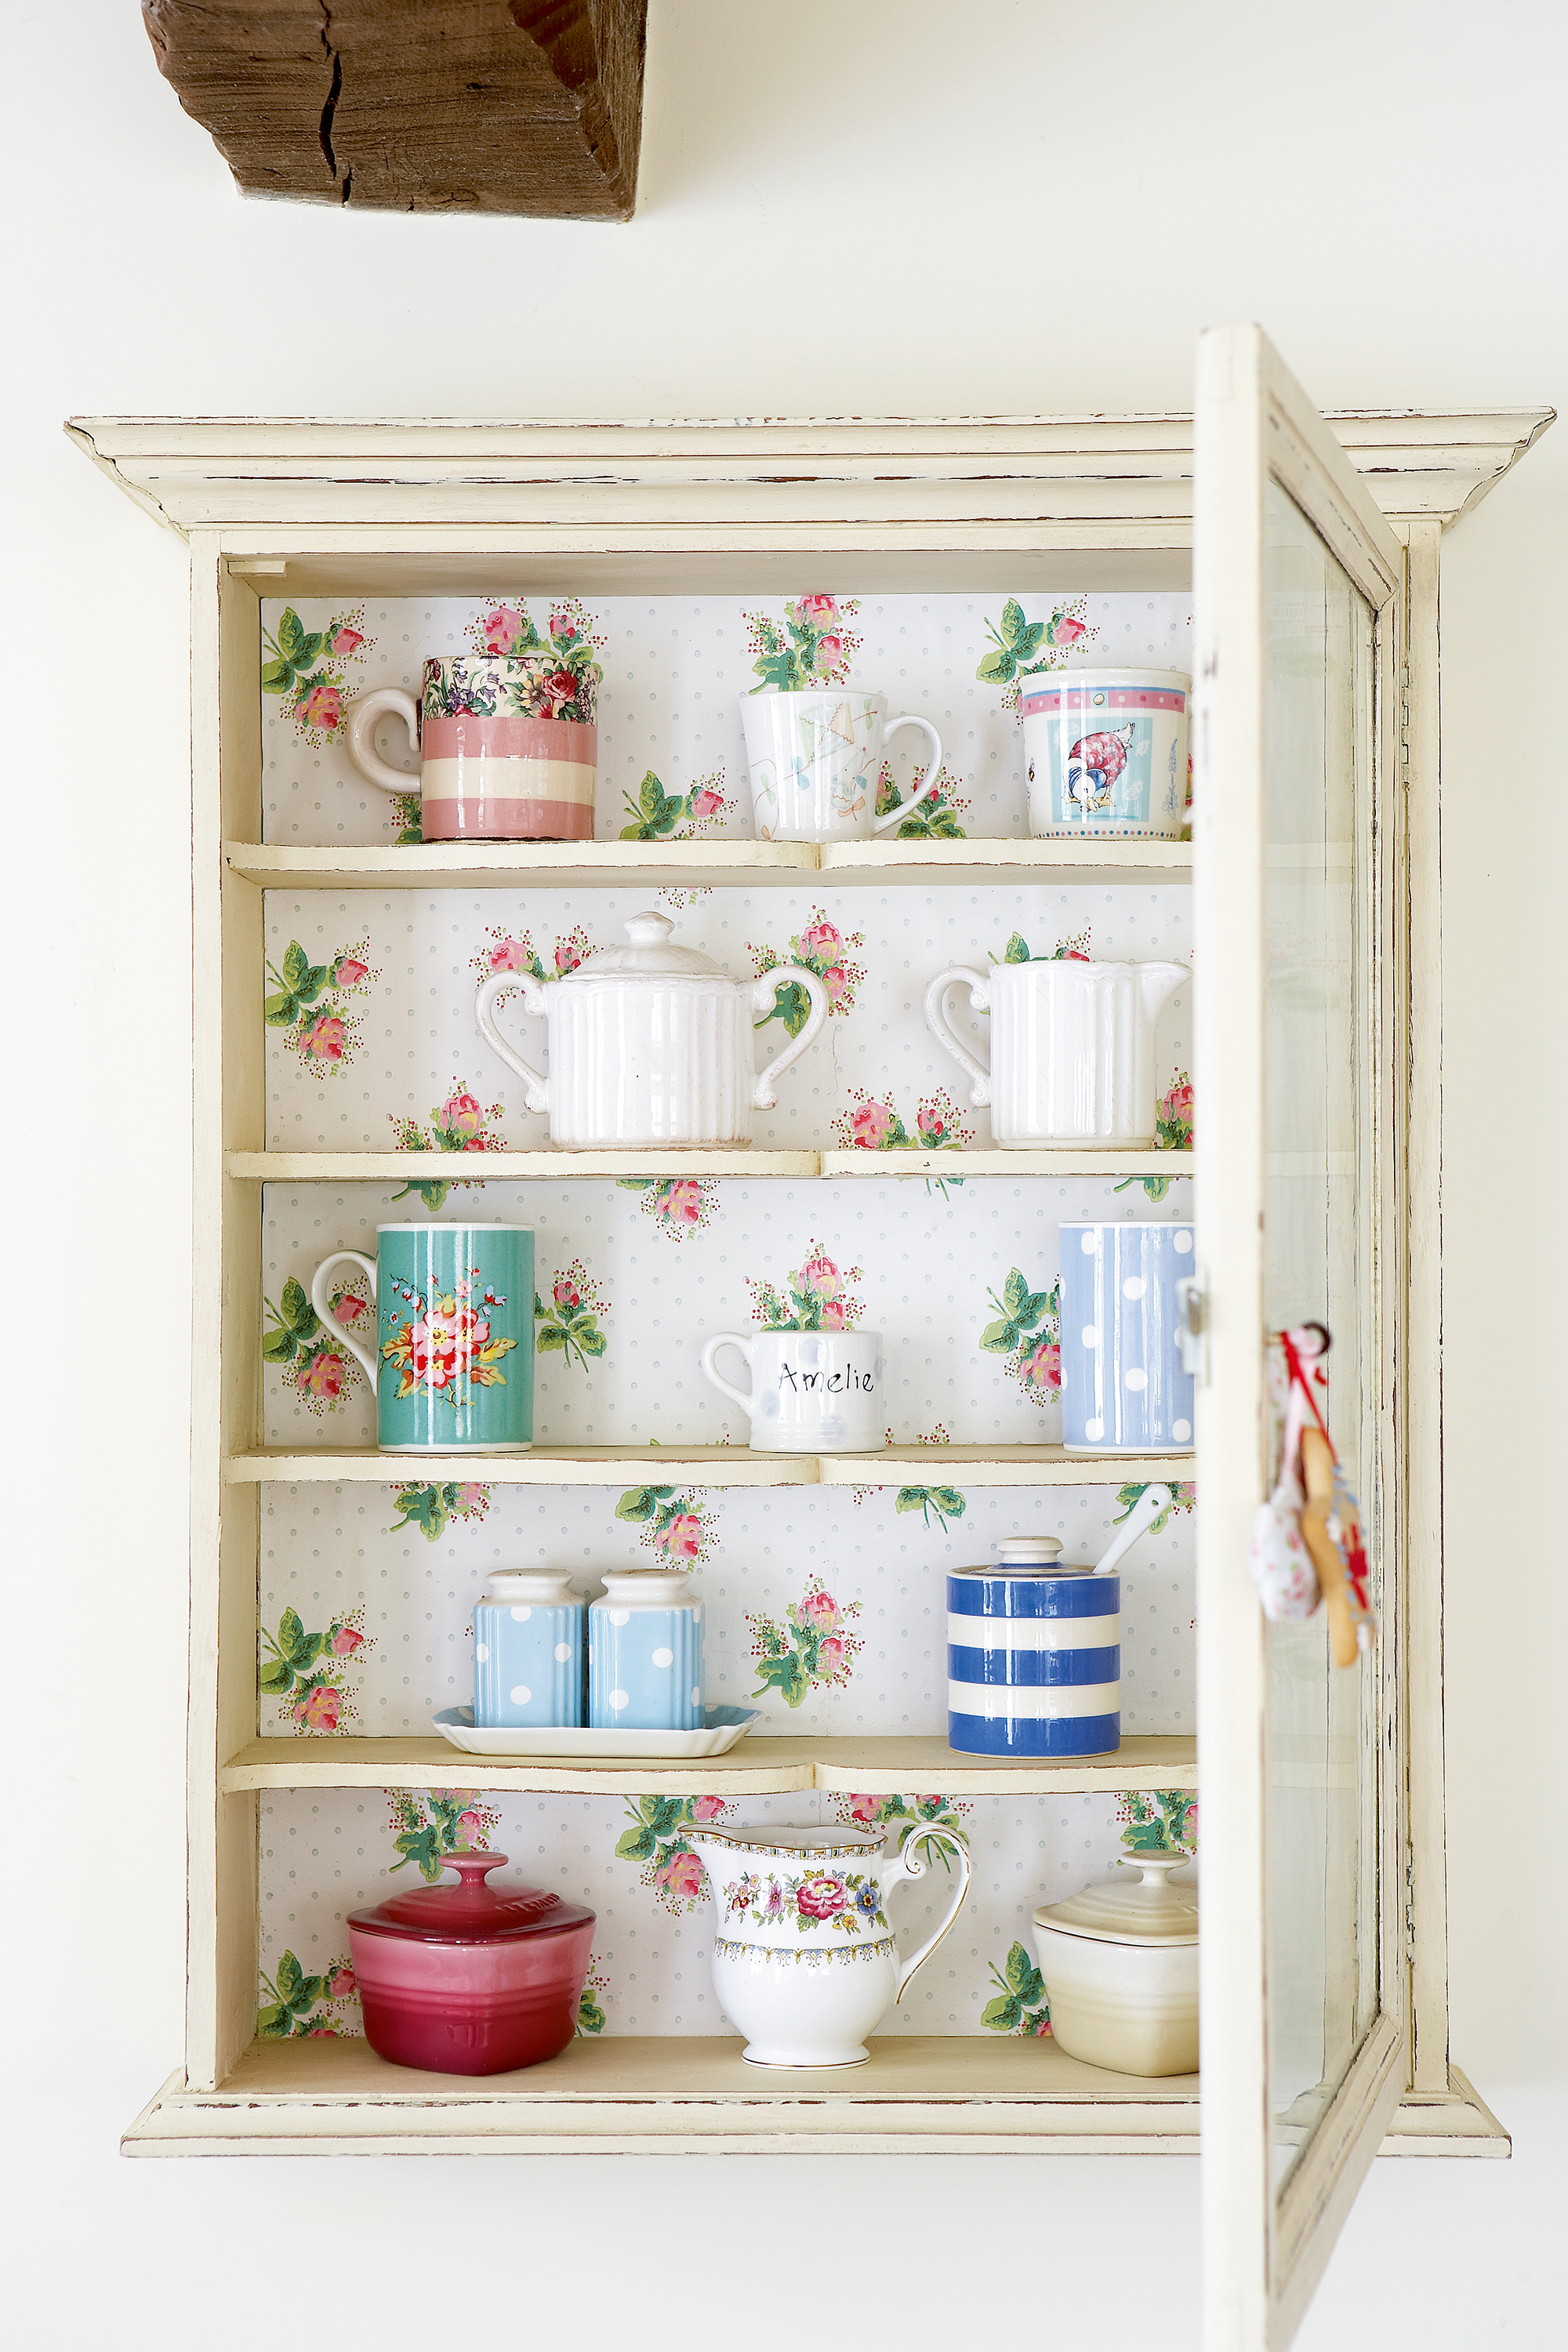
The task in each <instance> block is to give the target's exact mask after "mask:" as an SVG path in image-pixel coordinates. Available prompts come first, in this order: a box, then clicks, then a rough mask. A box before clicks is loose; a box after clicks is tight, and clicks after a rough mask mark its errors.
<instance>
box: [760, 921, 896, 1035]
mask: <svg viewBox="0 0 1568 2352" xmlns="http://www.w3.org/2000/svg"><path fill="white" fill-rule="evenodd" d="M865 944H866V934H865V932H864V931H850V932H848V933H847V934H846V933H844V932H842V931H841V930H840V929H838V927H837V924H836V923H833V922H830V921H829V920H828V918H827V915H826V911H825V910H824V909H823V908H821V907H814V908H812V910H811V920H810V922H809V923H807V924H806V925H805V928H804V929H801V930H800V931H798V932H795V933H793V934H792V935H791V939H790V943H789V953H788V954H787V955H781V954H780V952H779V950H777V949H776V948H771V947H765V946H764V947H759V946H758V945H757V943H756V941H755V940H747V942H746V946H747V949H748V950H749V952H750V954H751V958H752V970H753V971H755V973H756V975H757V978H758V979H759V980H763V979H765V978H766V976H767V974H768V973H769V972H772V971H776V972H779V973H780V975H781V976H780V980H779V988H778V995H777V997H776V998H775V999H774V1003H773V1011H772V1012H771V1013H763V1017H762V1019H761V1020H760V1021H754V1022H753V1023H752V1027H753V1028H754V1029H765V1028H766V1027H767V1025H768V1023H769V1022H770V1021H782V1022H783V1023H784V1030H785V1033H786V1034H787V1035H789V1036H791V1037H798V1036H799V1035H800V1033H801V1031H802V1030H803V1029H804V1028H805V1024H806V1023H807V1021H808V1020H809V1019H810V1018H811V999H810V998H809V997H808V996H807V994H806V992H805V989H804V988H802V986H801V985H800V982H798V981H792V980H790V979H789V978H788V977H787V976H786V975H785V974H784V970H783V968H784V966H785V965H788V964H792V963H800V964H804V965H805V968H806V970H807V971H814V972H815V973H816V976H817V978H818V980H820V981H821V982H822V983H823V985H824V987H825V988H826V991H827V1009H828V1012H829V1013H848V1012H849V1011H850V1010H851V1009H852V1008H853V1006H854V1003H855V992H856V990H857V989H858V987H859V985H860V982H862V981H863V980H864V979H865V977H866V967H865V965H864V964H861V963H856V962H854V961H852V959H851V958H850V956H849V954H848V952H847V950H849V949H850V948H863V947H864V946H865Z"/></svg>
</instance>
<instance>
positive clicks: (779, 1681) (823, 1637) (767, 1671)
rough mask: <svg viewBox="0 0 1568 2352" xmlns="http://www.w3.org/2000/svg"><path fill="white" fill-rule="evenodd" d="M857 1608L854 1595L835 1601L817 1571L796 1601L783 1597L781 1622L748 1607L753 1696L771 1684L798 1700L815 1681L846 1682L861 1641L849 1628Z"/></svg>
mask: <svg viewBox="0 0 1568 2352" xmlns="http://www.w3.org/2000/svg"><path fill="white" fill-rule="evenodd" d="M859 1614H860V1603H859V1601H844V1602H842V1603H841V1602H839V1601H836V1600H835V1599H834V1597H833V1595H832V1594H831V1593H830V1592H829V1591H827V1590H826V1587H825V1586H824V1584H823V1581H822V1579H821V1578H820V1577H819V1576H814V1577H813V1578H812V1579H811V1580H810V1582H809V1583H808V1584H807V1586H806V1588H805V1592H804V1593H803V1595H802V1596H801V1598H800V1599H799V1600H798V1601H788V1602H786V1603H785V1606H784V1617H783V1620H782V1622H781V1621H780V1620H779V1619H777V1618H773V1617H769V1616H766V1615H763V1614H760V1613H759V1614H758V1615H756V1616H753V1615H752V1612H751V1611H750V1610H748V1611H747V1612H746V1622H747V1624H748V1625H749V1626H750V1627H751V1629H752V1657H753V1659H754V1660H755V1661H756V1670H757V1687H756V1692H755V1694H754V1696H761V1695H762V1694H763V1692H765V1691H770V1690H776V1691H777V1693H778V1695H779V1696H780V1697H781V1698H782V1699H783V1701H784V1705H785V1706H800V1705H801V1703H802V1701H803V1700H804V1699H805V1696H806V1695H807V1693H808V1692H810V1691H813V1690H815V1689H816V1688H817V1687H818V1686H819V1685H832V1686H833V1687H835V1688H837V1689H840V1690H842V1689H844V1688H846V1687H847V1685H848V1681H849V1677H850V1675H851V1673H852V1672H853V1671H854V1665H855V1660H856V1658H857V1657H858V1654H859V1652H860V1650H861V1649H862V1647H863V1646H864V1644H863V1641H862V1637H861V1636H860V1635H859V1634H858V1633H851V1631H850V1630H849V1629H850V1623H851V1621H852V1620H853V1619H855V1618H857V1617H858V1616H859Z"/></svg>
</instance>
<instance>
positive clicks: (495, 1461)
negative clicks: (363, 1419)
mask: <svg viewBox="0 0 1568 2352" xmlns="http://www.w3.org/2000/svg"><path fill="white" fill-rule="evenodd" d="M224 1475H225V1477H226V1478H227V1479H228V1481H229V1482H230V1484H231V1485H248V1484H253V1483H255V1482H256V1481H258V1480H260V1479H277V1480H279V1481H280V1482H282V1483H283V1484H284V1485H286V1486H293V1485H295V1484H297V1483H299V1482H300V1481H309V1480H315V1481H318V1482H321V1483H324V1484H328V1485H334V1486H335V1485H340V1484H343V1483H346V1482H353V1481H356V1480H361V1481H365V1482H368V1483H369V1484H371V1485H373V1486H405V1485H406V1484H407V1483H408V1481H409V1480H410V1479H417V1480H419V1481H420V1483H421V1484H425V1483H426V1482H433V1481H437V1480H441V1479H447V1478H475V1479H483V1480H484V1482H485V1483H486V1484H487V1485H488V1486H647V1485H649V1484H654V1483H657V1484H658V1486H816V1480H817V1470H816V1455H815V1454H753V1453H752V1451H751V1449H750V1448H749V1447H748V1446H744V1445H681V1446H673V1445H672V1446H669V1447H668V1448H667V1447H665V1446H662V1445H648V1446H626V1445H566V1446H546V1445H538V1446H535V1447H534V1448H533V1449H532V1451H531V1453H528V1454H382V1453H379V1452H378V1451H377V1450H376V1448H375V1447H374V1445H365V1446H327V1445H322V1446H306V1447H301V1448H298V1449H295V1450H290V1449H289V1447H287V1446H270V1445H268V1446H258V1447H257V1448H256V1449H255V1450H254V1451H253V1452H250V1453H246V1454H230V1455H229V1456H228V1458H227V1460H226V1462H225V1464H224Z"/></svg>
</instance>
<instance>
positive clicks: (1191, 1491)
mask: <svg viewBox="0 0 1568 2352" xmlns="http://www.w3.org/2000/svg"><path fill="white" fill-rule="evenodd" d="M1147 1492H1148V1489H1147V1487H1144V1486H1118V1488H1117V1490H1116V1499H1117V1501H1118V1502H1119V1503H1120V1504H1121V1509H1120V1510H1119V1511H1118V1512H1117V1514H1116V1517H1115V1518H1113V1519H1112V1521H1111V1522H1110V1524H1111V1526H1112V1527H1113V1528H1114V1527H1120V1526H1121V1522H1122V1520H1123V1519H1124V1518H1126V1517H1127V1515H1128V1513H1129V1512H1130V1511H1131V1510H1132V1509H1134V1508H1135V1507H1136V1505H1137V1503H1138V1501H1139V1499H1140V1497H1141V1496H1143V1495H1144V1494H1146V1493H1147ZM1197 1499H1198V1490H1197V1488H1196V1486H1192V1485H1191V1484H1187V1483H1184V1484H1181V1485H1178V1484H1176V1483H1175V1482H1174V1481H1173V1482H1171V1499H1170V1501H1169V1503H1168V1504H1167V1505H1166V1507H1165V1508H1164V1509H1163V1511H1162V1512H1161V1513H1160V1514H1159V1517H1157V1518H1153V1519H1151V1520H1150V1522H1149V1533H1150V1534H1151V1535H1152V1536H1157V1535H1158V1534H1159V1533H1160V1531H1161V1529H1162V1528H1165V1527H1168V1526H1169V1524H1170V1522H1171V1519H1172V1517H1173V1514H1174V1513H1176V1512H1178V1511H1191V1510H1193V1509H1194V1508H1195V1507H1196V1504H1197Z"/></svg>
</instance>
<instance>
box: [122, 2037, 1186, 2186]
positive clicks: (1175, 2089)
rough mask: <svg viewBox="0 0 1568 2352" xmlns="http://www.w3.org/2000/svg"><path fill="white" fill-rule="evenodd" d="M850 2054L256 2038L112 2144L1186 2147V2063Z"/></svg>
mask: <svg viewBox="0 0 1568 2352" xmlns="http://www.w3.org/2000/svg"><path fill="white" fill-rule="evenodd" d="M870 2047H871V2055H870V2057H869V2059H868V2062H867V2063H866V2064H864V2065H862V2066H851V2067H845V2068H838V2067H831V2068H823V2069H820V2070H816V2069H813V2070H809V2071H802V2072H800V2073H796V2072H795V2071H794V2070H793V2069H792V2070H791V2071H790V2072H789V2073H787V2074H785V2073H783V2072H779V2073H775V2072H774V2071H773V2070H772V2069H770V2068H765V2067H758V2066H749V2065H748V2064H747V2063H746V2062H745V2060H744V2059H743V2058H742V2056H741V2045H740V2042H739V2041H737V2040H734V2039H732V2038H731V2037H730V2036H729V2035H720V2034H690V2035H684V2034H683V2035H674V2034H670V2035H649V2036H646V2037H641V2036H633V2035H607V2036H606V2037H605V2039H604V2040H603V2041H597V2040H588V2039H579V2040H577V2041H575V2042H573V2043H572V2044H571V2046H570V2047H569V2048H568V2049H566V2050H563V2052H562V2053H561V2055H560V2056H559V2057H558V2058H552V2059H550V2060H548V2061H547V2062H546V2063H544V2064H543V2065H542V2066H531V2067H528V2068H526V2069H525V2070H523V2071H522V2072H521V2073H519V2074H504V2075H489V2076H488V2077H483V2078H479V2079H475V2078H472V2077H453V2076H451V2075H447V2074H419V2073H416V2072H414V2071H413V2070H412V2069H409V2068H406V2067H401V2066H392V2065H388V2064H387V2063H386V2062H385V2061H384V2059H380V2058H378V2057H377V2056H376V2055H375V2053H374V2051H373V2050H372V2049H371V2048H370V2046H369V2044H368V2043H367V2042H364V2041H363V2040H360V2039H353V2040H343V2041H324V2040H323V2041H318V2042H311V2041H298V2042H294V2041H290V2042H253V2043H252V2044H251V2046H250V2049H249V2050H248V2051H247V2053H246V2054H245V2056H244V2057H243V2058H242V2059H241V2061H240V2063H239V2064H238V2065H237V2067H236V2068H235V2070H234V2072H233V2074H230V2075H229V2076H228V2078H227V2080H226V2082H225V2083H224V2084H222V2085H221V2087H220V2088H219V2089H217V2090H216V2091H205V2092H204V2091H191V2090H186V2089H184V2087H183V2086H182V2085H181V2083H180V2080H179V2078H178V2077H175V2078H174V2080H173V2081H171V2082H170V2083H169V2084H165V2086H164V2088H163V2090H162V2091H161V2092H160V2093H159V2095H158V2096H157V2097H156V2098H155V2099H153V2101H152V2102H151V2103H150V2104H149V2105H148V2106H147V2107H145V2108H144V2109H143V2111H142V2114H141V2115H140V2116H137V2118H136V2120H135V2122H134V2123H133V2124H132V2126H131V2127H130V2129H129V2131H128V2132H127V2133H126V2134H125V2136H124V2138H123V2140H122V2142H121V2147H122V2148H123V2150H124V2152H125V2154H126V2155H128V2156H190V2155H214V2156H238V2155H276V2156H298V2155H315V2156H328V2155H332V2154H340V2155H345V2156H367V2155H373V2154H377V2153H388V2154H396V2153H403V2154H419V2155H435V2154H450V2155H498V2156H499V2155H527V2154H531V2153H538V2154H541V2155H552V2156H556V2155H571V2154H578V2155H592V2154H613V2153H616V2152H621V2151H626V2152H631V2151H635V2150H638V2149H641V2150H645V2151H647V2152H648V2153H650V2154H662V2155H679V2154H683V2153H699V2152H707V2153H733V2154H742V2153H752V2154H757V2155H776V2154H779V2153H782V2152H786V2151H788V2152H794V2151H802V2150H811V2149H823V2150H826V2151H829V2152H834V2153H839V2154H844V2153H847V2152H850V2151H855V2150H868V2149H871V2148H883V2149H887V2150H889V2152H892V2153H898V2152H914V2151H917V2150H919V2151H924V2152H927V2153H932V2154H940V2153H942V2152H943V2151H945V2150H953V2151H956V2150H961V2149H974V2150H976V2151H977V2152H980V2153H987V2154H1005V2153H1008V2152H1017V2153H1024V2152H1030V2153H1036V2154H1043V2153H1049V2152H1053V2151H1054V2152H1058V2153H1064V2152H1068V2151H1079V2152H1084V2153H1088V2152H1091V2151H1092V2152H1094V2153H1098V2154H1102V2155H1153V2154H1160V2153H1170V2154H1176V2155H1181V2154H1193V2153H1195V2152H1196V2148H1197V2134H1198V2099H1197V2078H1196V2076H1195V2075H1177V2076H1173V2077H1172V2078H1171V2079H1170V2080H1169V2081H1166V2082H1142V2081H1139V2080H1136V2079H1135V2078H1133V2077H1132V2076H1131V2075H1124V2074H1106V2073H1104V2072H1102V2071H1101V2069H1100V2068H1099V2067H1096V2066H1085V2065H1082V2064H1080V2063H1079V2061H1078V2060H1076V2059H1072V2058H1067V2057H1064V2056H1063V2054H1062V2053H1061V2052H1060V2051H1059V2050H1058V2049H1057V2048H1056V2046H1055V2044H1054V2043H1053V2042H1050V2041H1049V2040H1048V2039H1047V2040H1027V2041H1026V2040H1024V2039H1022V2038H1021V2037H1015V2036H1012V2035H1005V2034H996V2035H991V2034H985V2035H969V2034H963V2035H960V2034H880V2035H876V2036H874V2037H873V2039H872V2042H871V2045H870Z"/></svg>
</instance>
